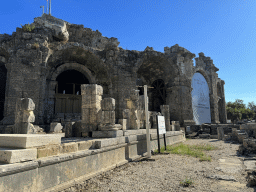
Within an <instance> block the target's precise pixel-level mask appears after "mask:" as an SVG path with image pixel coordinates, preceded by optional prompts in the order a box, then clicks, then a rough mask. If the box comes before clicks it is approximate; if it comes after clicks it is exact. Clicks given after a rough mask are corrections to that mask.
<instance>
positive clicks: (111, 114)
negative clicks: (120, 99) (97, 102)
mask: <svg viewBox="0 0 256 192" xmlns="http://www.w3.org/2000/svg"><path fill="white" fill-rule="evenodd" d="M101 110H102V111H101V119H100V121H101V122H100V124H99V126H98V128H99V130H100V131H105V130H119V129H121V128H122V126H121V125H120V124H115V121H116V119H115V99H114V98H105V99H103V100H102V101H101Z"/></svg>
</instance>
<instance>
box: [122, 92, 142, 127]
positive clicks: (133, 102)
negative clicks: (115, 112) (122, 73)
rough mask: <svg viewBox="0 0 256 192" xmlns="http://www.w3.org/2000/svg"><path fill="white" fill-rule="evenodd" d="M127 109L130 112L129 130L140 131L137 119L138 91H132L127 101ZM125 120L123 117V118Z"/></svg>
mask: <svg viewBox="0 0 256 192" xmlns="http://www.w3.org/2000/svg"><path fill="white" fill-rule="evenodd" d="M127 108H128V109H129V111H130V115H129V116H130V118H129V120H128V121H129V128H130V129H140V119H139V118H138V109H139V90H132V91H131V96H130V99H127ZM124 118H125V117H124Z"/></svg>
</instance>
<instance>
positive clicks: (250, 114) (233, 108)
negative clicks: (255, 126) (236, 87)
mask: <svg viewBox="0 0 256 192" xmlns="http://www.w3.org/2000/svg"><path fill="white" fill-rule="evenodd" d="M226 110H227V118H228V119H231V120H232V121H234V120H241V119H248V120H251V119H255V118H256V105H255V103H254V101H252V102H249V103H248V105H247V107H246V105H245V104H244V101H243V100H241V99H236V101H235V102H231V101H229V102H227V103H226Z"/></svg>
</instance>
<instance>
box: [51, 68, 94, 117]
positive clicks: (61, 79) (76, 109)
mask: <svg viewBox="0 0 256 192" xmlns="http://www.w3.org/2000/svg"><path fill="white" fill-rule="evenodd" d="M56 81H57V85H56V90H55V99H56V101H55V113H65V114H66V113H81V101H82V96H81V84H89V83H90V82H89V80H88V79H87V78H86V77H85V76H84V75H83V74H82V73H80V72H78V71H76V70H67V71H64V72H62V73H61V74H60V75H59V76H58V77H57V78H56Z"/></svg>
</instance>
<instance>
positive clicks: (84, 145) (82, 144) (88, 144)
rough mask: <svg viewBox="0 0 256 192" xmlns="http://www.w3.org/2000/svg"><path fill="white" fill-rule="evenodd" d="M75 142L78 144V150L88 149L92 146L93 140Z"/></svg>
mask: <svg viewBox="0 0 256 192" xmlns="http://www.w3.org/2000/svg"><path fill="white" fill-rule="evenodd" d="M77 144H78V150H79V151H81V150H88V149H90V148H93V147H94V143H93V141H80V142H77Z"/></svg>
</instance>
